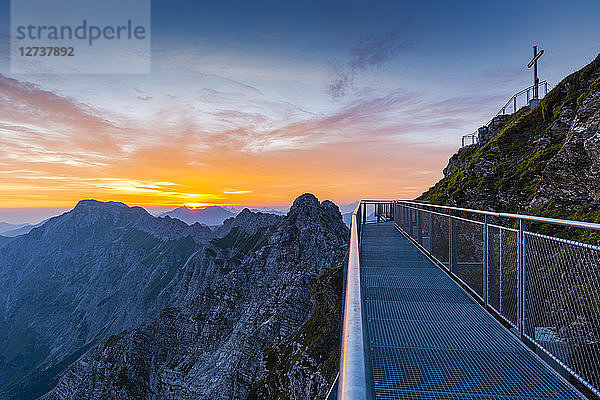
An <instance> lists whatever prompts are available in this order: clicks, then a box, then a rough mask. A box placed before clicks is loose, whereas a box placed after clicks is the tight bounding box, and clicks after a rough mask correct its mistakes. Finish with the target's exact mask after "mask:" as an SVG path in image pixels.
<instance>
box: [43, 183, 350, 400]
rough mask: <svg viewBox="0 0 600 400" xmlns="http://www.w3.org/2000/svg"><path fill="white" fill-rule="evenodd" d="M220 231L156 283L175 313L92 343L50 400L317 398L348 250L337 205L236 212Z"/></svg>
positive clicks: (327, 372)
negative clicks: (280, 213)
mask: <svg viewBox="0 0 600 400" xmlns="http://www.w3.org/2000/svg"><path fill="white" fill-rule="evenodd" d="M222 229H223V230H222V233H223V234H224V236H222V237H220V238H217V239H213V240H211V241H210V242H209V243H207V244H206V245H205V246H204V247H203V249H202V250H201V251H200V252H198V253H197V254H196V255H195V256H194V257H193V258H192V259H191V260H190V262H189V263H187V265H186V266H185V267H184V268H182V269H180V270H179V271H178V273H177V275H176V277H175V278H174V279H173V280H172V284H171V285H170V286H169V287H167V288H165V295H166V296H167V297H168V298H177V299H178V303H177V306H175V307H169V308H166V309H164V310H163V311H162V312H161V313H160V314H159V315H158V316H157V317H155V318H154V319H153V320H152V321H151V322H149V323H147V324H145V325H143V326H142V327H140V328H137V329H134V330H131V331H124V332H122V333H120V334H118V335H113V336H110V337H109V338H107V339H106V340H104V341H102V342H101V343H100V344H99V345H97V346H94V347H93V348H91V349H90V350H89V351H88V352H87V353H86V354H84V355H83V356H82V357H81V358H80V359H79V360H77V362H75V363H73V364H72V365H71V366H70V368H69V369H68V371H67V372H66V373H65V374H63V375H62V377H61V379H60V381H59V383H58V385H57V386H56V388H55V389H54V390H53V391H52V392H51V393H50V394H49V395H48V398H49V399H53V400H57V399H77V400H85V399H144V398H147V399H150V398H152V399H213V400H217V399H245V398H248V397H250V398H286V399H289V398H320V397H323V396H324V394H325V393H326V392H327V390H328V388H329V386H330V385H331V383H332V381H333V379H334V374H335V372H336V371H335V368H332V365H334V364H336V363H337V356H338V353H337V352H338V351H339V348H338V347H337V341H338V338H339V319H340V315H339V312H340V304H341V295H340V293H339V290H340V289H341V274H340V269H339V266H340V265H341V263H342V262H343V258H344V255H345V252H346V247H347V243H348V229H347V227H346V226H345V225H344V223H343V222H342V218H341V214H340V212H339V210H338V208H337V206H335V205H334V204H333V203H331V202H329V201H324V202H322V203H319V201H318V200H317V199H316V198H315V197H314V196H313V195H310V194H305V195H303V196H301V197H299V198H298V199H296V201H295V202H294V204H293V206H292V207H291V209H290V211H289V213H288V214H287V216H286V217H284V218H280V217H272V216H264V215H260V214H258V213H252V212H250V211H244V212H242V213H240V215H238V216H237V217H236V218H234V219H233V220H228V221H226V224H225V226H224V227H223V228H222ZM307 337H310V340H307ZM333 337H334V338H335V339H334V340H333V341H332V338H333ZM325 360H328V361H327V362H325ZM275 369H277V371H275ZM274 375H276V376H277V378H276V379H275V380H278V381H281V382H285V383H282V384H277V385H273V384H272V383H273V381H274V378H273V376H274ZM274 391H275V392H274Z"/></svg>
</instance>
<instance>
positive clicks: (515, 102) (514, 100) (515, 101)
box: [513, 96, 517, 112]
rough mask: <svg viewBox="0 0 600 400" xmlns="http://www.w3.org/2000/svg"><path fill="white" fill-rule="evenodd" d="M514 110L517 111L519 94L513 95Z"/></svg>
mask: <svg viewBox="0 0 600 400" xmlns="http://www.w3.org/2000/svg"><path fill="white" fill-rule="evenodd" d="M513 110H514V112H517V96H515V97H513Z"/></svg>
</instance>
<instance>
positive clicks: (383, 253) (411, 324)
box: [360, 223, 584, 400]
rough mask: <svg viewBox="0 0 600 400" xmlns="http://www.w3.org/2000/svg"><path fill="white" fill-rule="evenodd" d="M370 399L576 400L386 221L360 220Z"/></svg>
mask: <svg viewBox="0 0 600 400" xmlns="http://www.w3.org/2000/svg"><path fill="white" fill-rule="evenodd" d="M362 235H363V236H362V241H361V245H360V246H361V247H360V263H361V264H360V265H361V280H362V282H363V285H364V289H365V291H364V293H365V294H364V296H365V298H364V301H365V308H366V314H367V324H368V327H367V329H368V336H369V341H370V346H371V363H372V369H373V379H374V384H375V398H376V399H422V400H426V399H438V400H443V399H464V400H471V399H478V400H484V399H556V400H559V399H560V400H566V399H583V398H584V397H583V396H582V395H581V394H579V392H577V391H576V390H575V389H574V388H573V387H572V386H570V385H569V384H568V383H567V382H566V381H564V380H563V379H562V378H560V377H559V376H558V375H557V374H556V373H555V372H554V371H552V370H551V369H550V368H549V367H548V366H546V364H544V363H543V362H542V361H540V360H539V359H538V358H537V357H535V356H534V355H533V354H532V353H531V352H530V351H529V350H527V349H526V348H525V346H524V345H523V344H522V343H521V342H520V341H519V340H518V339H517V338H516V337H514V336H513V335H512V334H511V333H510V332H508V331H507V330H506V329H504V327H503V326H502V325H501V324H500V323H499V322H497V321H496V320H495V319H494V318H493V317H492V316H491V315H489V314H488V313H487V312H486V311H485V310H484V309H483V308H482V307H480V306H479V305H478V304H477V303H476V302H475V300H473V299H472V298H471V297H470V296H469V295H468V294H467V293H466V292H464V291H463V290H462V289H461V288H460V287H459V286H458V285H457V284H456V283H455V282H454V281H453V280H452V279H451V278H450V277H448V276H447V275H446V274H445V273H444V272H443V271H442V270H441V269H439V268H438V267H437V266H435V265H434V264H433V263H432V262H431V261H429V260H428V259H427V257H425V256H424V255H423V254H422V253H421V252H420V251H419V250H418V249H417V248H416V247H415V246H414V245H413V244H412V243H411V242H410V241H409V240H408V239H406V238H405V237H404V236H403V235H402V234H400V233H399V232H398V231H397V230H396V228H394V226H393V225H392V224H390V223H385V224H369V225H365V226H364V227H363V233H362Z"/></svg>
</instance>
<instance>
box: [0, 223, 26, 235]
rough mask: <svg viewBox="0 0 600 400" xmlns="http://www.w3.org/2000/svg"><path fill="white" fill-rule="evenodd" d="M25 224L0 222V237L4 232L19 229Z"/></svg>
mask: <svg viewBox="0 0 600 400" xmlns="http://www.w3.org/2000/svg"><path fill="white" fill-rule="evenodd" d="M25 225H27V224H9V223H8V222H0V235H2V234H3V233H4V232H8V231H14V230H15V229H19V228H22V227H24V226H25Z"/></svg>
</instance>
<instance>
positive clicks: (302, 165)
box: [0, 77, 453, 207]
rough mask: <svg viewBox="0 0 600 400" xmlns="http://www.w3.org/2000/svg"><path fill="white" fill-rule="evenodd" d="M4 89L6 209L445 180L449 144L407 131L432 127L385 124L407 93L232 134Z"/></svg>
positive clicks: (235, 201) (272, 201)
mask: <svg viewBox="0 0 600 400" xmlns="http://www.w3.org/2000/svg"><path fill="white" fill-rule="evenodd" d="M0 94H1V97H0V102H2V108H3V110H4V111H5V113H4V116H3V119H2V121H1V122H0V134H1V136H2V141H3V143H2V148H1V149H0V163H1V165H2V169H1V170H0V193H1V195H0V196H1V197H0V207H71V206H73V205H74V204H75V203H76V202H77V201H78V200H80V199H87V198H94V199H98V200H103V201H107V200H113V201H121V202H124V203H126V204H129V205H142V206H179V205H183V204H186V205H188V206H190V207H202V206H208V205H242V206H243V205H252V206H266V205H289V204H290V202H291V201H292V200H293V199H294V198H295V197H296V196H297V195H298V194H301V193H304V192H313V193H315V194H316V195H318V196H319V197H320V198H328V199H332V200H334V201H336V202H342V203H344V202H345V203H348V202H352V201H355V200H357V199H359V198H361V197H365V196H366V197H414V196H417V195H418V194H420V193H421V192H422V191H423V190H425V189H427V187H428V186H430V185H432V184H433V183H434V182H435V181H436V180H437V179H438V178H439V177H440V175H441V174H440V171H441V168H442V167H443V165H444V164H445V162H446V159H447V157H448V156H449V154H450V153H451V152H452V150H453V148H452V147H450V146H448V145H447V144H443V143H440V144H436V143H435V142H432V143H429V144H423V143H419V142H415V140H414V139H415V137H414V135H412V134H411V129H415V130H417V129H424V128H425V129H427V127H428V124H431V122H427V123H425V122H423V126H419V125H418V124H415V122H414V121H412V122H410V123H408V122H406V123H405V124H403V125H402V126H400V124H399V123H398V122H396V121H392V122H390V121H385V118H383V117H382V116H383V115H384V114H385V113H389V112H393V111H394V109H395V108H396V107H397V105H398V104H399V103H402V102H403V101H404V99H403V96H404V95H403V94H402V93H400V94H397V95H395V96H394V97H392V98H390V97H383V98H376V99H373V100H370V101H369V103H368V104H359V105H353V106H348V107H343V108H342V109H340V110H338V111H335V112H334V113H333V114H332V115H326V116H312V117H310V118H308V117H305V116H301V117H300V118H296V119H297V121H295V122H288V121H278V122H276V123H273V124H272V125H273V126H272V127H271V128H270V129H264V128H261V129H258V128H257V127H253V126H252V124H250V126H246V127H242V126H240V127H237V128H235V129H229V130H216V129H215V128H213V127H209V126H207V125H208V124H207V125H204V124H203V123H202V121H198V120H193V119H190V118H181V119H180V118H177V119H175V120H168V119H165V118H163V117H162V116H161V115H158V116H150V117H148V119H147V120H145V119H143V120H142V119H139V117H138V119H137V120H133V121H132V120H131V118H130V117H129V116H128V115H116V114H111V113H106V112H104V113H103V112H102V111H101V110H100V109H96V108H95V107H93V106H90V105H89V104H85V103H83V102H79V101H76V100H74V99H71V98H69V97H65V96H61V95H59V94H56V93H54V92H52V91H49V90H44V89H41V88H40V87H39V86H38V85H34V84H29V83H23V82H20V81H18V80H16V79H12V78H7V77H1V78H0ZM220 113H221V114H223V112H222V111H221V112H220ZM229 113H230V114H231V117H232V118H233V116H234V113H233V112H232V111H230V112H229ZM400 122H402V121H400ZM433 123H437V122H436V121H433Z"/></svg>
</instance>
